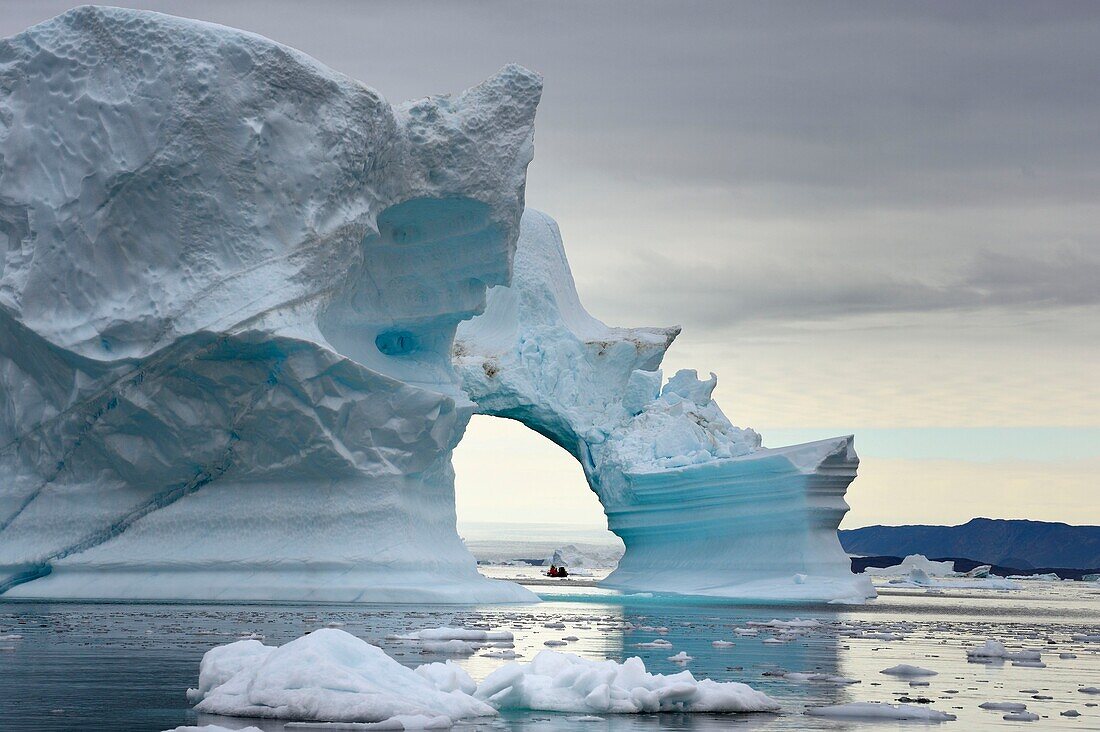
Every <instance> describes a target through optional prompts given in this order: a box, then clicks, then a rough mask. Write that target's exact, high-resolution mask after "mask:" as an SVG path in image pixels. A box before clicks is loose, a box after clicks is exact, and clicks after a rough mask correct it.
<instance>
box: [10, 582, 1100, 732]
mask: <svg viewBox="0 0 1100 732" xmlns="http://www.w3.org/2000/svg"><path fill="white" fill-rule="evenodd" d="M535 589H537V590H539V591H540V592H543V593H544V595H543V596H544V597H545V598H547V599H546V601H545V602H543V603H541V604H538V605H483V606H477V607H461V608H460V607H455V606H445V605H434V606H433V605H417V606H398V605H362V604H359V605H329V606H324V607H311V606H305V605H297V606H274V605H252V606H248V605H241V606H228V605H201V604H192V605H163V604H161V605H157V604H147V605H124V604H103V605H87V604H75V603H65V604H58V603H50V604H45V603H37V602H28V601H19V602H7V603H0V635H5V636H7V635H20V636H22V638H20V639H18V640H13V641H11V642H10V645H11V646H13V650H10V651H5V652H3V653H2V654H0V710H3V719H2V720H0V728H3V729H5V730H7V729H13V730H35V732H62V731H65V732H67V731H68V730H73V729H80V730H85V731H87V732H117V730H120V729H125V730H135V731H137V732H143V731H145V730H149V731H151V732H156V731H159V730H168V729H173V728H175V727H177V726H181V725H196V724H216V725H220V726H222V727H226V728H229V729H237V728H240V727H246V726H250V725H251V726H256V727H258V728H260V729H262V730H264V732H282V731H283V730H290V729H295V728H293V727H287V726H286V725H285V723H284V722H282V721H277V720H269V719H255V718H251V719H250V718H229V717H223V716H217V715H208V714H200V713H198V712H196V711H195V709H194V702H193V701H188V699H187V698H186V696H185V694H184V691H185V689H187V688H189V687H197V686H198V678H197V672H198V669H199V664H200V660H201V659H202V656H203V654H204V653H206V652H207V651H209V650H210V649H212V648H214V647H216V646H220V645H224V644H227V643H232V642H234V641H236V640H238V639H241V638H246V639H255V638H262V643H264V644H266V645H268V646H285V645H286V644H287V643H289V642H291V641H293V640H295V639H297V638H299V637H301V636H302V635H303V634H304V633H306V632H307V631H316V630H320V629H325V628H328V627H330V626H336V627H338V628H339V629H340V630H342V631H346V632H347V633H349V634H351V635H352V636H355V637H356V638H359V639H362V640H363V641H365V642H367V643H370V644H373V645H375V646H378V647H379V648H381V649H382V650H383V651H385V653H386V654H387V655H388V656H389V657H390V658H392V659H393V661H395V662H397V663H399V664H401V665H402V666H404V667H406V668H407V669H410V670H411V669H414V668H417V667H421V668H422V672H421V673H422V674H429V675H430V679H426V680H430V683H431V684H432V685H433V686H434V687H435V688H437V689H446V690H450V689H459V690H465V691H466V692H467V693H470V689H471V687H470V683H478V682H482V681H484V680H485V679H486V678H487V677H489V676H490V675H491V674H493V673H494V672H496V671H498V670H499V669H501V668H504V667H505V666H506V664H508V663H509V661H511V660H516V661H520V662H524V663H527V662H530V661H532V660H533V659H534V658H535V657H536V656H537V654H538V653H539V652H541V651H544V650H546V646H545V645H544V643H545V642H546V641H548V640H556V641H564V642H565V643H566V645H565V646H562V647H559V648H555V649H554V650H555V651H560V652H562V653H568V654H572V655H575V656H577V657H580V658H583V659H586V660H588V661H593V662H596V661H603V660H605V659H612V660H615V661H617V662H619V663H622V662H623V661H625V660H626V659H628V658H630V657H632V656H637V657H639V658H641V659H642V661H643V662H644V663H645V667H646V671H647V672H649V673H652V674H664V675H671V674H676V673H680V672H682V671H684V670H685V669H687V670H690V671H691V673H692V675H693V676H694V677H695V678H697V679H704V678H705V679H711V680H713V681H715V682H738V683H744V684H747V685H749V686H750V687H752V688H753V689H755V690H757V691H759V692H762V693H764V694H766V695H767V696H768V697H770V698H772V699H774V700H775V701H776V702H777V703H778V704H779V706H780V711H779V713H775V714H773V713H767V714H746V715H737V716H736V721H735V720H734V719H732V718H730V717H728V716H723V715H712V714H707V713H700V714H693V715H691V716H690V717H687V716H686V715H676V714H668V715H656V716H655V715H645V714H643V715H615V714H600V713H596V712H590V711H585V712H546V711H542V712H536V711H527V710H517V709H502V710H501V711H500V714H499V716H498V717H495V718H491V720H487V721H484V722H480V721H473V722H471V724H470V725H469V726H465V723H464V725H463V726H460V727H457V729H470V730H485V732H488V731H489V730H514V731H515V732H534V731H535V730H550V729H552V730H555V732H557V731H558V730H561V731H562V732H578V731H579V730H592V729H608V730H613V731H614V732H628V731H629V732H640V731H642V730H646V731H647V732H655V731H657V730H660V731H662V732H663V731H664V730H677V729H678V730H684V729H690V730H698V731H701V732H712V731H717V730H728V729H731V728H737V729H741V728H742V727H744V728H747V729H767V730H835V729H839V728H844V727H842V726H841V725H842V724H848V725H858V726H850V727H848V728H850V729H866V730H876V731H877V730H896V729H898V727H897V726H896V725H897V722H893V721H890V720H879V721H874V720H871V721H861V722H858V723H856V722H845V723H841V722H839V721H837V720H831V719H827V718H821V717H814V716H809V715H806V714H804V713H803V712H804V711H805V710H806V709H808V708H810V707H828V706H834V705H838V704H849V703H857V702H877V703H880V704H895V705H897V704H907V705H910V706H917V707H925V708H930V709H934V710H937V711H939V712H943V713H946V714H953V715H956V716H957V717H958V719H957V720H956V721H954V722H946V723H944V724H945V725H946V726H945V727H944V729H955V730H984V729H1003V728H1005V726H1006V725H1009V724H1010V723H1009V722H1005V721H1004V720H1002V717H1003V715H1005V714H1006V713H1008V712H1009V711H1011V710H1012V709H1018V708H1019V707H1018V706H1014V707H1003V708H1002V707H993V708H984V709H983V708H982V707H981V705H982V704H986V703H988V702H992V703H994V704H1000V703H1010V704H1014V705H1023V711H1028V712H1030V713H1033V714H1038V715H1040V720H1039V721H1038V722H1034V723H1031V724H1033V725H1034V726H1036V727H1039V728H1043V729H1053V730H1084V729H1092V728H1096V727H1098V726H1100V707H1098V706H1094V705H1096V704H1100V695H1098V694H1090V693H1083V692H1082V691H1081V689H1093V688H1095V687H1100V644H1098V643H1097V642H1095V641H1090V640H1088V638H1089V637H1090V636H1094V635H1096V629H1095V623H1096V617H1097V615H1098V614H1100V588H1097V587H1096V586H1095V585H1093V584H1086V583H1074V582H1058V583H1049V582H1033V583H1028V586H1027V588H1026V589H1025V590H1021V591H1017V592H1006V593H996V592H986V591H982V592H977V591H970V590H945V591H943V592H942V593H939V594H927V593H920V592H914V591H912V590H905V591H895V590H890V589H885V590H883V593H882V595H881V596H880V597H879V599H878V600H876V601H875V603H872V604H869V605H865V606H856V607H848V606H843V607H838V606H833V605H817V606H811V607H800V608H798V609H797V610H795V609H791V610H787V611H784V610H782V609H776V608H774V607H772V608H767V609H754V608H753V607H750V606H744V605H738V606H731V605H723V604H719V603H716V602H710V603H708V602H703V601H692V602H688V601H686V600H685V601H680V602H675V603H674V602H671V601H670V599H669V598H667V597H666V598H663V597H660V596H657V597H641V596H634V597H625V596H622V595H619V594H616V593H614V592H610V591H606V590H601V589H599V588H584V587H577V588H567V589H565V590H558V591H557V592H559V593H560V594H555V595H551V594H546V593H547V590H548V589H549V588H546V587H536V588H535ZM796 618H798V619H799V620H798V621H797V622H795V619H796ZM773 620H777V621H780V623H773V622H772V621H773ZM809 621H815V623H816V624H812V625H811V624H809ZM750 623H752V624H753V625H750ZM444 627H447V628H461V629H466V630H469V631H472V632H474V633H481V632H500V631H507V632H510V633H511V634H512V635H513V644H514V649H507V650H512V651H514V653H515V654H517V656H518V658H515V659H508V658H501V657H499V656H498V655H494V654H495V653H496V652H497V650H506V649H492V648H485V649H482V650H480V651H478V652H477V653H475V654H472V655H470V656H462V657H457V658H456V657H452V656H446V655H438V654H433V653H430V652H429V653H425V652H424V649H423V647H422V645H423V641H420V640H419V639H416V640H405V639H400V638H397V637H396V636H402V635H405V636H407V635H411V634H413V633H414V632H416V631H420V630H424V629H434V628H444ZM738 629H740V630H741V631H743V632H741V633H739V632H737V631H738ZM747 631H758V632H757V633H756V634H755V635H751V634H745V632H747ZM449 635H453V633H449ZM887 635H888V636H890V637H891V638H892V639H891V640H883V639H882V637H884V636H887ZM1075 636H1076V637H1077V638H1078V639H1076V640H1075V639H1074V637H1075ZM567 638H575V639H576V640H566V639H567ZM769 638H775V639H777V640H779V641H780V642H778V643H766V642H765V640H766V639H769ZM720 639H728V640H730V641H733V642H734V643H735V645H734V646H733V647H715V646H713V645H712V643H713V641H715V640H720ZM987 639H996V640H999V641H1001V642H1003V643H1004V644H1005V645H1006V648H1007V649H1008V650H1009V652H1015V651H1018V650H1023V649H1033V648H1037V649H1043V650H1044V653H1043V660H1044V661H1045V662H1046V663H1047V667H1046V668H1031V667H1020V666H1014V665H1013V664H1012V663H1010V662H1005V663H1001V664H993V665H990V664H981V663H971V662H969V661H968V659H967V653H966V652H967V650H968V649H972V648H975V647H980V646H982V645H983V644H984V643H985V641H986V640H987ZM655 640H663V641H665V643H667V644H668V646H663V645H661V646H653V647H648V645H642V644H649V643H651V642H653V641H655ZM1048 641H1049V642H1048ZM486 642H489V641H486ZM495 642H504V641H495ZM248 646H252V643H249V644H248ZM248 646H246V647H248ZM252 647H254V646H252ZM679 652H684V653H685V654H687V655H689V656H691V657H692V660H691V662H690V664H689V665H688V666H686V667H685V666H682V665H681V664H679V663H676V662H674V661H670V660H668V659H669V657H670V656H674V655H675V654H677V653H679ZM1060 654H1072V655H1073V656H1074V657H1073V658H1065V659H1063V658H1060V657H1059V656H1060ZM448 661H450V662H451V663H450V664H448V663H447V662H448ZM426 664H431V666H430V667H429V668H430V670H427V671H425V670H423V667H424V666H425V665H426ZM900 664H909V665H913V666H920V667H924V668H929V669H933V670H936V671H938V672H939V673H938V674H937V675H936V676H931V677H924V678H923V679H921V680H922V681H927V682H928V686H920V687H913V686H910V681H912V679H909V678H903V677H893V676H889V675H885V674H880V673H879V672H880V671H881V670H883V669H886V668H890V667H892V666H897V665H900ZM386 668H391V667H389V666H387V667H386ZM459 669H460V670H461V673H460V672H459V671H458V670H459ZM466 675H468V676H469V677H470V680H469V682H467V681H466V680H465V677H466ZM818 675H820V676H818ZM833 677H836V678H833ZM841 679H843V680H855V681H859V682H860V683H855V684H849V683H842V682H841ZM922 699H924V700H928V702H929V703H927V704H926V703H922V701H921V700H922ZM1071 709H1075V710H1077V711H1078V712H1079V713H1080V715H1081V716H1080V717H1076V718H1074V717H1066V716H1062V712H1066V711H1069V710H1071ZM580 716H596V717H597V718H598V719H600V720H602V721H599V722H590V721H589V722H581V721H579V720H576V719H571V718H573V717H580ZM540 720H541V721H540Z"/></svg>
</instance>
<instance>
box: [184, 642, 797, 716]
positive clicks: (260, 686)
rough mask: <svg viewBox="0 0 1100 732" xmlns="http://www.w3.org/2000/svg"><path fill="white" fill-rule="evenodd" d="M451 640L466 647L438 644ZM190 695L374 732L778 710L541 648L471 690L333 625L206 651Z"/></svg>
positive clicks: (222, 708)
mask: <svg viewBox="0 0 1100 732" xmlns="http://www.w3.org/2000/svg"><path fill="white" fill-rule="evenodd" d="M450 630H455V629H450ZM456 641H457V642H464V641H459V640H458V639H454V638H452V639H451V641H443V642H456ZM188 698H189V699H190V700H191V701H193V702H197V704H196V706H195V709H196V710H197V711H199V712H203V713H208V714H220V715H226V716H235V717H267V718H278V719H287V720H299V721H309V722H355V723H359V722H367V723H378V724H382V725H388V726H378V727H373V728H374V729H387V728H392V729H423V728H436V727H449V726H451V725H452V724H454V723H456V722H458V721H459V720H466V719H472V718H477V717H488V716H493V715H496V714H497V710H498V709H503V708H508V709H530V710H537V711H553V712H570V713H575V714H600V713H612V714H629V713H642V712H666V711H669V712H671V711H674V712H765V711H778V709H779V704H778V703H777V702H775V700H773V699H771V698H770V697H768V696H767V695H765V694H763V693H761V692H759V691H756V690H754V689H753V688H751V687H749V686H747V685H745V684H741V683H737V682H716V681H712V680H710V679H696V678H695V677H694V676H692V674H691V673H690V672H688V671H682V672H680V673H677V674H671V675H662V674H651V673H649V672H648V671H646V667H645V664H644V663H643V662H642V660H641V659H639V658H630V659H627V660H626V661H625V662H624V663H617V662H616V661H610V660H609V661H591V660H586V659H583V658H580V657H579V656H575V655H573V654H569V653H557V652H554V651H542V652H541V653H539V654H538V655H537V656H535V658H534V660H532V661H531V662H530V663H515V662H513V663H508V664H505V665H504V666H502V667H500V668H498V669H497V670H496V671H494V672H492V673H491V674H489V676H488V677H487V678H486V679H485V680H484V681H483V682H481V684H477V683H475V682H474V680H473V679H472V678H471V677H470V676H469V674H467V673H466V672H465V671H464V670H463V669H462V668H460V667H459V666H458V665H456V664H454V663H451V662H449V661H448V662H446V663H431V664H426V665H423V666H420V667H418V668H416V669H410V668H406V667H405V666H402V665H401V664H400V663H398V662H397V661H395V660H394V659H392V658H390V657H389V656H387V655H386V654H385V652H383V651H382V650H381V649H380V648H378V647H376V646H373V645H371V644H370V643H367V642H366V641H363V640H361V639H359V638H356V637H355V636H353V635H351V634H350V633H347V632H345V631H343V630H338V629H335V628H324V629H321V630H318V631H315V632H313V633H310V634H308V635H305V636H302V637H301V638H298V639H296V640H293V641H291V642H289V643H287V644H285V645H283V646H280V647H278V648H276V647H272V646H265V645H263V644H261V643H260V642H259V641H256V640H243V641H236V642H234V643H230V644H227V645H223V646H218V647H216V648H213V649H211V650H210V651H208V652H207V653H206V654H205V655H204V656H203V660H202V663H201V666H200V669H199V686H198V688H197V689H190V690H188ZM409 725H413V726H409Z"/></svg>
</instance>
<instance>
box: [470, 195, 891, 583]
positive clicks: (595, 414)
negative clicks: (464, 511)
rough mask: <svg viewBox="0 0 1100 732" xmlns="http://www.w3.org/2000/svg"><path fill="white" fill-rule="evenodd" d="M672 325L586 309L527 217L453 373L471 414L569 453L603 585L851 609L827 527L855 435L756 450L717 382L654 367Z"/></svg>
mask: <svg viewBox="0 0 1100 732" xmlns="http://www.w3.org/2000/svg"><path fill="white" fill-rule="evenodd" d="M678 333H679V329H678V328H634V329H627V328H611V327H608V326H606V325H604V324H603V323H601V322H600V321H599V320H596V319H595V318H593V317H592V316H590V315H589V314H588V313H587V312H586V311H585V310H584V308H583V307H582V306H581V303H580V299H579V297H578V295H577V291H576V287H575V285H574V283H573V277H572V275H571V273H570V271H569V265H568V263H567V261H566V258H565V251H564V248H563V247H562V240H561V235H560V233H559V232H558V227H557V225H556V224H555V223H554V221H553V220H552V219H551V218H550V217H549V216H546V215H545V214H542V213H539V212H537V211H532V210H530V209H528V210H527V211H526V212H525V213H524V216H523V222H522V233H521V235H520V240H519V247H518V249H517V251H516V255H515V260H514V275H513V281H512V283H511V285H510V286H498V287H494V288H492V289H491V290H490V291H489V298H488V306H487V308H486V310H485V313H484V314H482V315H480V316H478V317H476V318H474V319H473V320H470V321H467V322H464V323H462V324H461V325H460V326H459V329H458V335H457V338H456V340H455V364H456V366H457V367H458V370H459V372H460V373H461V374H462V377H463V385H464V387H465V389H466V390H467V391H468V392H469V394H470V396H471V398H473V399H474V401H476V402H477V404H478V409H479V411H481V412H483V413H485V414H492V415H497V416H501V417H508V418H511V419H516V420H518V421H520V422H523V423H524V424H527V425H528V426H530V427H532V428H533V429H535V430H537V431H539V432H541V433H542V434H544V435H546V436H547V437H549V438H550V439H551V440H553V441H554V442H556V443H557V444H559V445H561V446H562V447H563V448H565V449H566V450H568V451H569V452H570V453H571V454H573V456H574V457H576V458H577V460H579V461H580V463H581V465H582V466H583V468H584V471H585V475H586V476H587V478H588V481H589V484H590V485H591V487H592V490H594V491H595V492H596V494H597V496H599V499H600V501H601V503H602V504H603V506H604V510H605V513H606V514H607V520H608V526H609V528H610V529H611V530H612V531H614V532H615V533H616V534H618V535H619V536H620V537H621V538H622V539H623V542H624V543H625V544H626V554H625V555H624V556H623V559H622V560H621V561H620V563H619V567H618V569H617V570H616V571H615V572H614V573H613V574H612V575H611V576H610V577H609V578H608V579H607V581H606V582H605V584H606V585H608V586H611V587H617V588H621V589H626V590H649V591H653V590H656V591H665V592H675V593H683V594H695V595H713V596H722V597H733V598H739V599H749V600H824V601H841V602H860V601H862V600H864V599H866V598H867V597H870V596H874V590H873V588H872V587H871V585H870V582H868V581H867V579H866V578H863V577H857V576H856V575H853V574H852V572H851V570H850V562H849V560H848V557H847V555H846V554H845V553H844V550H843V549H842V548H841V546H840V543H839V541H838V539H837V533H836V529H837V526H838V525H839V523H840V520H841V519H842V518H843V516H844V513H845V512H846V511H847V510H848V506H847V504H846V503H845V502H844V493H845V490H846V489H847V487H848V484H849V483H850V482H851V481H852V479H853V478H854V477H855V472H856V467H857V465H858V464H859V461H858V459H857V457H856V454H855V451H854V449H853V446H852V438H851V437H839V438H836V439H833V440H825V441H821V442H815V443H810V444H806V445H797V446H794V447H788V448H780V449H767V448H763V447H761V441H760V436H759V435H757V434H756V433H755V432H754V431H752V430H750V429H740V428H738V427H735V426H733V425H732V424H731V423H730V421H729V420H728V419H727V418H726V416H725V415H724V414H723V413H722V410H721V409H720V408H719V407H718V405H717V404H716V403H715V402H714V400H713V399H712V398H711V392H712V391H713V389H714V387H715V384H716V383H717V379H716V377H715V376H714V375H713V374H711V375H710V378H709V379H706V380H700V379H699V378H698V376H697V374H696V373H695V372H694V371H680V372H678V373H676V374H675V375H674V376H672V377H671V378H669V379H668V380H667V382H665V383H664V384H663V385H662V374H661V372H660V371H659V370H657V369H658V366H659V365H660V362H661V359H662V357H663V356H664V353H665V350H666V349H667V348H668V346H669V345H670V344H671V343H672V340H673V339H674V338H675V337H676V335H677V334H678Z"/></svg>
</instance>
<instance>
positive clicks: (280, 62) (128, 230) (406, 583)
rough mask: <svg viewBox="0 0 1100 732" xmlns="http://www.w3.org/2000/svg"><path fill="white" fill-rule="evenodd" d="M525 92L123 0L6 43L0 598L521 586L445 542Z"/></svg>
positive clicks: (450, 596) (451, 536) (527, 144)
mask: <svg viewBox="0 0 1100 732" xmlns="http://www.w3.org/2000/svg"><path fill="white" fill-rule="evenodd" d="M540 93H541V79H540V78H539V77H538V76H537V75H536V74H533V73H531V72H529V71H527V70H525V69H522V68H520V67H516V66H510V67H507V68H505V69H504V70H503V71H501V72H500V73H499V74H498V75H497V76H495V77H493V78H491V79H489V80H488V81H486V82H484V83H483V84H481V85H479V86H477V87H474V88H473V89H470V90H468V91H466V92H464V93H462V94H460V95H457V96H454V97H430V98H426V99H422V100H420V101H417V102H412V103H407V104H404V105H399V106H391V105H390V104H389V103H387V102H386V101H385V100H384V99H383V98H382V97H381V96H380V95H379V94H378V93H377V92H375V91H373V90H372V89H370V88H368V87H366V86H363V85H362V84H360V83H359V82H357V81H355V80H353V79H349V78H347V77H345V76H343V75H341V74H339V73H336V72H334V71H332V70H330V69H328V68H326V67H324V66H322V65H321V64H319V63H318V62H316V61H314V60H313V59H311V58H309V57H307V56H305V55H304V54H301V53H299V52H297V51H294V50H293V49H290V48H286V47H284V46H281V45H279V44H277V43H274V42H272V41H269V40H267V39H264V38H261V37H259V36H256V35H252V34H249V33H244V32H240V31H236V30H233V29H229V28H224V27H221V26H216V25H211V24H206V23H199V22H194V21H189V20H182V19H178V18H173V17H170V16H165V15H160V14H156V13H149V12H142V11H132V10H121V9H114V8H96V7H82V8H78V9H75V10H72V11H70V12H67V13H65V14H64V15H61V16H58V17H57V18H54V19H52V20H49V21H46V22H45V23H42V24H40V25H37V26H35V27H33V28H31V29H29V30H28V31H26V32H24V33H22V34H19V35H17V36H14V37H12V38H9V39H6V40H4V41H0V476H2V478H0V592H6V594H7V595H8V596H25V597H26V596H41V597H126V598H203V599H278V600H296V599H324V600H349V601H350V600H405V601H415V600H444V601H446V600H461V601H470V602H473V601H485V600H509V599H513V600H514V599H532V598H533V596H532V595H530V593H528V592H526V591H525V590H523V589H521V588H519V587H518V586H515V585H511V584H507V583H494V582H490V581H489V580H486V579H484V578H482V577H481V576H480V575H478V574H477V572H476V567H475V563H474V561H473V558H472V557H471V556H470V554H469V553H468V552H467V551H466V549H465V548H464V546H463V545H462V543H461V541H460V539H459V537H458V536H457V534H456V532H455V516H454V495H453V474H452V470H451V463H450V457H451V450H452V448H453V447H454V445H455V444H456V443H457V441H458V440H459V438H460V437H461V435H462V433H463V430H464V428H465V425H466V423H467V421H468V419H469V416H470V414H471V413H472V409H473V405H472V404H471V403H470V402H469V401H468V399H466V397H465V395H464V394H463V393H462V392H461V390H460V389H459V388H458V380H457V377H456V375H455V373H454V371H453V368H452V366H451V361H450V354H451V345H452V339H453V335H454V329H455V327H456V325H457V323H458V322H459V321H460V320H462V319H463V318H467V317H469V316H470V315H471V314H473V313H475V312H478V311H480V309H481V308H482V306H483V303H484V297H485V289H486V287H487V286H490V285H495V284H502V283H504V282H506V281H507V278H508V273H509V265H510V260H511V256H512V252H513V250H514V245H515V238H516V235H517V233H518V227H519V219H520V214H521V212H522V209H523V191H524V183H525V171H526V166H527V164H528V162H529V161H530V159H531V156H532V129H533V128H532V125H533V120H534V114H535V108H536V106H537V104H538V100H539V96H540Z"/></svg>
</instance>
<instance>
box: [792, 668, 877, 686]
mask: <svg viewBox="0 0 1100 732" xmlns="http://www.w3.org/2000/svg"><path fill="white" fill-rule="evenodd" d="M774 675H775V676H780V677H781V678H784V679H787V680H788V681H820V682H824V683H828V684H840V685H848V684H858V683H860V680H859V679H850V678H848V677H847V676H837V675H835V674H822V673H812V674H807V673H800V672H797V671H792V672H789V673H783V674H774Z"/></svg>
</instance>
